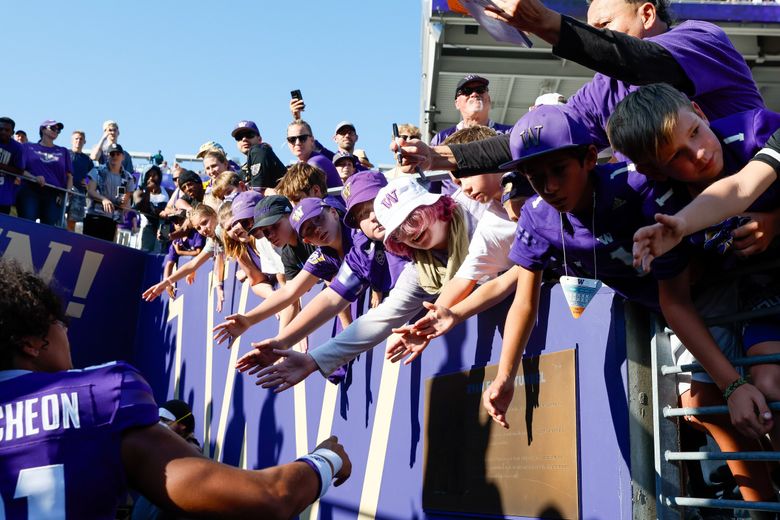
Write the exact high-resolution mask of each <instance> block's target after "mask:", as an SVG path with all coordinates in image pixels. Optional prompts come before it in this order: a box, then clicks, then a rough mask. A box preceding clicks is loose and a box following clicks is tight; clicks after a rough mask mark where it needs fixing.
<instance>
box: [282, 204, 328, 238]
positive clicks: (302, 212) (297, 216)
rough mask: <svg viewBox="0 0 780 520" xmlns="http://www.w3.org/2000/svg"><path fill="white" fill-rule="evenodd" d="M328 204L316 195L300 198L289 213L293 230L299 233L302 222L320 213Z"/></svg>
mask: <svg viewBox="0 0 780 520" xmlns="http://www.w3.org/2000/svg"><path fill="white" fill-rule="evenodd" d="M329 207H330V206H328V204H327V203H326V202H325V201H324V200H322V199H320V198H317V197H306V198H305V199H301V201H300V202H299V203H298V205H297V206H295V209H294V210H293V212H292V214H291V215H290V224H292V227H293V228H294V229H295V232H296V233H298V234H299V235H300V234H301V226H303V223H304V222H306V221H307V220H309V219H310V218H314V217H316V216H317V215H319V214H320V213H322V212H323V211H324V210H325V209H326V208H329Z"/></svg>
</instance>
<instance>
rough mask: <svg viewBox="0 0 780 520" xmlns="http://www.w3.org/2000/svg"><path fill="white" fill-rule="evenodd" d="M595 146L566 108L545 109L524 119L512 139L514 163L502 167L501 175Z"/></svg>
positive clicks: (551, 107) (516, 128) (549, 106)
mask: <svg viewBox="0 0 780 520" xmlns="http://www.w3.org/2000/svg"><path fill="white" fill-rule="evenodd" d="M589 144H593V139H592V138H591V136H590V132H588V129H587V128H585V125H583V124H582V123H580V122H579V121H578V120H576V119H574V118H573V117H572V116H571V115H570V114H569V113H568V111H566V109H565V108H563V107H561V106H555V105H542V106H540V107H537V108H535V109H533V110H531V111H530V112H528V113H527V114H525V115H524V116H523V117H521V118H520V119H519V120H518V121H517V123H515V126H514V128H512V134H511V135H510V137H509V150H510V151H511V152H512V159H513V160H512V161H509V162H507V163H504V164H502V165H501V166H499V169H500V170H501V171H510V170H514V169H516V168H517V167H518V166H519V165H520V164H521V163H523V162H525V161H527V160H529V159H533V158H535V157H538V156H540V155H544V154H548V153H550V152H557V151H558V150H566V149H568V148H576V147H578V146H587V145H589Z"/></svg>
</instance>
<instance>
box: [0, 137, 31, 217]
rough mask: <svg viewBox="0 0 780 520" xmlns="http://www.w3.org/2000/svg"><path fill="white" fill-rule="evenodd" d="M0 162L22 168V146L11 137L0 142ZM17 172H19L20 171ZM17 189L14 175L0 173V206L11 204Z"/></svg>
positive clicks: (23, 164) (23, 166) (23, 165)
mask: <svg viewBox="0 0 780 520" xmlns="http://www.w3.org/2000/svg"><path fill="white" fill-rule="evenodd" d="M0 164H7V165H9V166H13V167H15V168H19V169H20V170H24V168H25V163H24V147H23V146H22V145H21V144H19V143H17V142H16V141H14V140H13V139H11V140H10V141H8V142H7V143H0ZM19 173H20V174H21V172H19ZM18 189H19V187H18V186H17V185H16V179H15V178H14V177H11V176H5V175H3V174H2V173H0V206H12V205H13V204H14V202H15V200H16V192H17V190H18Z"/></svg>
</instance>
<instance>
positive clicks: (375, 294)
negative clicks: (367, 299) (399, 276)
mask: <svg viewBox="0 0 780 520" xmlns="http://www.w3.org/2000/svg"><path fill="white" fill-rule="evenodd" d="M383 298H384V294H382V293H381V292H379V291H375V290H373V289H371V304H370V305H371V308H372V309H375V308H377V307H379V304H380V303H382V299H383Z"/></svg>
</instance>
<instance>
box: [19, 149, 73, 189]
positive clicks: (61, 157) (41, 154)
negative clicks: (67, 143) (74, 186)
mask: <svg viewBox="0 0 780 520" xmlns="http://www.w3.org/2000/svg"><path fill="white" fill-rule="evenodd" d="M24 161H25V164H26V169H27V171H28V172H30V173H32V174H33V175H35V176H36V177H38V176H41V175H42V176H43V178H44V179H46V182H47V183H48V184H51V185H52V186H59V187H60V188H64V187H65V186H67V182H68V178H67V175H66V174H67V173H68V172H72V171H73V165H72V164H71V162H70V150H68V149H67V148H63V147H62V146H56V145H55V146H52V147H48V146H43V145H40V144H38V143H27V144H25V145H24Z"/></svg>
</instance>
